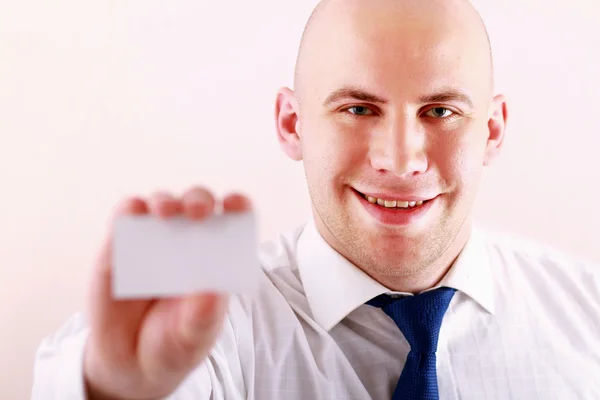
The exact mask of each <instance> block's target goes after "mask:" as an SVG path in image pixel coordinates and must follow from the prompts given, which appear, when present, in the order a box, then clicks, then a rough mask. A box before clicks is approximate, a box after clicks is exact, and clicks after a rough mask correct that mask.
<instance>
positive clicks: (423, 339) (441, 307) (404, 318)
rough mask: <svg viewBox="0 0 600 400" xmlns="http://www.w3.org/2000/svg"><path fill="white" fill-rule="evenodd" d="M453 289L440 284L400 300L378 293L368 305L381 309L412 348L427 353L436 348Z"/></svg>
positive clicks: (432, 351) (434, 350)
mask: <svg viewBox="0 0 600 400" xmlns="http://www.w3.org/2000/svg"><path fill="white" fill-rule="evenodd" d="M455 292H456V290H455V289H452V288H447V287H443V288H439V289H435V290H432V291H430V292H425V293H421V294H419V295H416V296H408V297H403V298H399V299H394V298H392V297H390V296H388V295H381V296H378V297H376V298H374V299H373V300H371V301H369V302H368V303H367V304H369V305H371V306H374V307H379V308H381V309H382V310H383V311H384V312H385V313H386V314H387V315H388V316H389V317H390V318H392V319H393V320H394V322H395V323H396V325H397V326H398V328H400V331H402V334H403V335H404V337H405V338H406V340H407V341H408V343H409V344H410V348H411V351H416V352H419V353H425V354H430V353H435V352H436V351H437V343H438V337H439V334H440V327H441V325H442V320H443V318H444V314H445V313H446V310H448V306H449V305H450V301H451V300H452V297H453V296H454V293H455Z"/></svg>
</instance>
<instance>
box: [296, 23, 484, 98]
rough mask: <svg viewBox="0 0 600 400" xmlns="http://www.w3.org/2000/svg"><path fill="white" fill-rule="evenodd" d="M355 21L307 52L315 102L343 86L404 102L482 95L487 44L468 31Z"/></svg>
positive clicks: (324, 35) (330, 33)
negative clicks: (448, 92)
mask: <svg viewBox="0 0 600 400" xmlns="http://www.w3.org/2000/svg"><path fill="white" fill-rule="evenodd" d="M361 17H362V18H345V19H340V20H338V21H337V23H336V24H335V25H333V26H330V27H328V28H327V29H326V31H325V32H323V33H322V35H321V36H320V38H319V39H320V40H317V41H316V43H315V45H314V47H313V48H312V50H311V53H312V55H311V57H310V58H311V65H310V66H309V69H310V70H311V71H312V73H309V82H307V83H308V84H309V86H310V87H311V91H312V92H313V94H315V95H317V96H318V97H319V98H323V97H324V96H327V94H328V92H331V91H333V90H336V89H338V88H339V87H340V86H344V85H353V86H358V87H364V88H365V89H369V90H371V91H376V92H378V93H380V94H384V95H385V96H386V97H390V98H396V99H403V100H406V101H409V100H410V99H411V98H417V97H419V96H421V95H422V94H423V93H426V92H435V91H437V90H438V89H440V88H444V89H447V88H456V89H460V90H462V91H465V92H469V93H472V96H473V97H477V96H478V93H480V94H481V95H482V96H483V95H484V94H485V93H484V91H485V89H486V87H487V84H488V82H489V77H490V68H491V67H490V65H489V60H488V58H487V57H489V53H488V52H487V51H486V48H487V39H485V40H486V42H485V43H484V42H482V39H481V35H479V37H477V35H476V34H475V32H473V31H474V29H473V28H472V27H468V26H467V27H466V28H462V27H460V26H456V25H454V24H451V23H448V22H446V21H445V20H444V19H442V18H431V19H425V20H424V19H423V18H420V19H419V18H409V19H406V18H402V19H399V18H398V16H396V15H385V14H379V15H377V17H376V18H375V17H373V18H365V16H364V15H362V16H361ZM334 27H335V29H334Z"/></svg>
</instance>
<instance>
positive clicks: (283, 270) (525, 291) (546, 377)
mask: <svg viewBox="0 0 600 400" xmlns="http://www.w3.org/2000/svg"><path fill="white" fill-rule="evenodd" d="M260 255H261V261H262V265H263V267H264V274H262V278H261V287H260V290H259V292H258V293H257V294H256V295H255V296H253V297H244V296H238V297H235V298H233V299H232V301H231V308H230V312H229V314H228V318H227V321H226V322H225V325H224V330H223V333H222V335H221V337H220V339H219V341H218V343H217V345H216V347H215V348H214V349H213V351H212V352H211V354H210V356H209V358H208V359H207V360H206V361H205V362H204V363H203V364H201V365H200V366H198V368H197V369H196V370H194V371H193V372H192V373H191V374H190V375H189V377H188V379H187V380H186V381H185V382H183V383H182V384H181V386H180V387H179V388H178V390H177V391H176V392H175V393H173V395H172V396H170V397H169V400H200V399H215V400H219V399H227V400H237V399H255V400H283V399H286V400H308V399H311V400H317V399H327V400H330V399H337V400H342V399H346V400H350V399H356V400H363V399H375V400H390V399H391V397H392V393H393V390H394V388H395V386H396V383H397V380H398V377H399V376H400V373H401V371H402V368H403V365H404V362H405V359H406V356H407V354H408V351H409V346H408V343H407V342H406V340H405V339H404V337H403V335H402V333H401V332H400V330H399V329H398V328H397V326H396V324H395V323H394V322H393V321H392V319H391V318H389V317H388V316H387V315H385V313H384V312H383V311H382V310H381V309H379V308H375V307H371V306H368V305H364V303H365V302H367V301H368V300H370V299H371V298H373V297H375V296H378V295H380V294H382V293H390V292H389V291H388V290H387V289H386V288H385V287H383V286H382V285H380V284H379V283H377V282H376V281H374V280H373V279H371V278H370V277H369V276H368V275H366V274H365V273H364V272H362V271H361V270H360V269H358V268H357V267H356V266H354V265H352V264H351V263H350V262H348V261H347V260H346V259H345V258H343V257H342V256H341V255H339V253H337V252H336V251H334V250H333V249H332V248H331V247H330V246H329V245H328V244H327V243H326V242H325V241H324V239H323V238H322V237H321V236H320V235H319V233H318V232H317V230H316V228H315V225H314V223H312V222H311V223H309V224H307V225H306V227H305V228H304V229H297V230H295V231H293V232H291V233H290V234H288V235H285V236H281V237H280V238H279V239H278V240H277V241H275V242H272V243H270V244H268V245H266V246H265V247H263V248H262V250H261V253H260ZM599 276H600V269H598V268H597V267H596V266H592V265H588V264H585V263H578V262H575V261H572V260H570V259H568V258H565V257H564V256H563V255H561V254H560V253H558V252H556V251H554V250H550V249H548V248H545V247H541V246H538V245H536V244H532V243H526V242H524V241H522V240H514V239H510V238H507V237H494V236H491V235H490V234H484V233H483V232H482V231H479V230H474V231H473V233H472V235H471V238H470V240H469V242H468V243H467V245H466V247H465V248H464V250H463V251H462V252H461V254H460V256H459V258H458V259H457V261H456V262H455V264H454V265H453V267H452V268H451V269H450V271H449V272H448V274H447V275H446V276H445V277H444V279H443V281H442V282H441V284H440V286H448V287H452V288H455V289H457V290H458V291H457V293H456V294H455V296H454V297H453V299H452V302H451V303H450V306H449V309H448V311H447V313H446V314H445V316H444V320H443V323H442V327H441V331H440V337H439V343H438V352H437V375H438V386H439V393H440V399H442V400H444V399H452V400H455V399H456V400H458V399H461V400H471V399H473V400H491V399H498V400H508V399H512V400H521V399H523V400H533V399H543V400H549V399H559V400H576V399H585V400H598V399H600V278H599ZM87 334H88V331H87V327H86V323H85V321H84V319H83V317H82V316H81V315H77V316H75V317H74V318H72V319H71V320H70V321H68V322H67V323H66V324H65V325H64V326H63V327H62V329H60V330H59V331H58V332H57V333H56V334H55V335H53V336H52V337H49V338H47V339H46V340H45V341H44V342H43V343H42V345H41V346H40V348H39V350H38V352H37V355H36V366H35V371H34V380H35V382H34V387H33V397H32V398H33V399H34V400H50V399H53V400H54V399H56V400H70V399H84V398H85V395H84V392H83V379H82V354H83V349H84V344H85V340H86V337H87Z"/></svg>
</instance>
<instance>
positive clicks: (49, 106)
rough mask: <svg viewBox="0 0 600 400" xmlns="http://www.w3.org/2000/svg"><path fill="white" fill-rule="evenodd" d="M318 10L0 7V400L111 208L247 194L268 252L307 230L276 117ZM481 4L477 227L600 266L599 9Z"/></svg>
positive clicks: (23, 380) (58, 309) (85, 261)
mask: <svg viewBox="0 0 600 400" xmlns="http://www.w3.org/2000/svg"><path fill="white" fill-rule="evenodd" d="M365 3H366V4H367V2H365ZM314 4H315V1H314V0H311V1H305V0H303V1H280V0H257V1H253V2H248V1H219V2H217V1H200V0H197V1H192V0H176V1H169V2H164V1H157V0H129V1H116V0H109V1H97V2H81V1H75V0H53V1H51V2H50V1H41V0H24V1H23V0H22V1H18V2H17V1H10V0H0V184H1V185H2V186H1V187H2V192H1V194H2V196H1V200H0V274H1V275H0V276H1V277H2V278H1V279H0V321H1V322H0V339H1V340H0V398H3V399H4V398H6V399H25V398H28V396H29V389H30V386H31V371H32V366H33V355H34V350H35V348H36V346H37V345H38V343H39V341H40V340H41V339H42V337H43V336H45V335H48V334H50V333H51V332H53V331H54V330H56V329H57V328H58V327H59V326H60V324H62V323H63V322H64V320H65V319H66V318H68V317H69V316H70V315H71V314H72V313H73V312H75V311H76V310H78V309H81V307H82V306H83V300H84V293H85V285H86V279H87V275H88V272H89V270H90V267H91V263H92V260H93V257H94V255H95V252H96V249H97V247H98V243H99V240H100V238H101V237H102V235H103V234H104V227H105V221H106V218H107V217H108V215H109V213H110V210H111V208H112V206H113V205H114V204H115V203H116V202H117V201H118V200H119V199H120V198H121V197H123V196H125V195H128V194H137V193H140V194H148V193H150V192H152V191H154V190H155V189H167V190H173V191H175V192H180V191H182V190H183V189H185V188H186V187H188V186H189V185H192V184H197V183H203V184H206V185H208V186H210V187H212V188H213V189H215V190H216V191H217V192H218V193H224V192H226V191H228V190H242V191H245V192H248V193H249V194H250V195H251V196H252V197H253V198H254V201H255V203H256V205H257V207H258V211H259V213H260V216H261V235H262V237H263V238H264V239H266V238H269V237H272V236H273V235H275V234H276V233H277V232H278V231H280V230H283V229H286V228H289V227H291V226H294V225H296V224H300V223H302V222H303V221H304V220H305V219H306V218H307V217H308V215H309V203H308V196H307V191H306V189H305V187H304V180H303V173H302V167H301V164H295V163H292V162H291V161H288V160H287V159H286V158H285V157H284V156H283V155H282V153H281V152H280V151H279V149H278V145H277V142H276V139H275V132H274V123H273V109H274V106H273V104H274V98H275V91H276V90H277V89H278V87H279V86H280V85H291V82H292V72H293V65H294V61H295V56H296V49H297V45H298V41H299V38H300V34H301V32H302V28H303V25H304V23H305V20H306V18H307V17H308V15H309V13H310V11H311V9H312V7H313V6H314ZM476 4H477V5H478V6H479V7H480V9H481V11H482V13H483V15H484V19H485V20H486V21H487V23H488V26H489V29H490V33H491V35H492V42H493V44H494V49H495V53H496V68H497V77H498V89H499V90H501V91H503V92H506V94H507V95H508V97H509V100H510V104H509V105H510V114H511V115H510V117H511V118H510V124H509V131H508V134H509V136H508V141H507V144H506V148H505V152H504V154H503V156H502V158H501V159H500V160H499V161H498V163H497V164H496V165H495V166H494V167H493V168H492V169H490V170H489V172H488V173H487V174H486V181H485V182H484V185H483V187H482V193H481V196H480V202H479V204H478V209H477V213H478V215H479V219H480V221H481V222H482V223H484V224H485V225H488V226H492V227H497V228H501V229H506V230H511V231H516V232H517V233H520V234H523V235H526V236H532V237H534V238H537V239H539V240H542V241H545V242H549V243H550V244H554V245H557V246H559V247H561V248H563V249H564V250H566V251H568V252H571V253H573V254H575V255H577V256H581V257H584V258H588V259H591V260H593V261H600V249H599V247H598V246H597V244H596V241H597V240H596V239H597V237H598V234H597V227H598V226H600V215H599V214H598V213H597V212H596V204H598V203H600V192H599V191H598V190H597V188H596V185H597V182H599V181H600V172H598V167H599V164H600V163H599V162H598V158H597V157H598V155H597V153H598V148H600V139H599V137H600V132H599V130H598V128H597V125H598V117H597V115H598V110H600V98H599V97H598V96H597V93H598V92H600V79H599V78H597V71H599V70H600V61H599V52H600V50H599V49H600V27H599V25H598V24H597V22H596V21H598V20H599V19H600V11H599V8H598V5H597V4H598V3H597V2H595V1H593V0H573V1H570V2H568V3H565V2H552V1H548V0H506V1H497V2H490V1H484V0H480V1H478V2H477V3H476Z"/></svg>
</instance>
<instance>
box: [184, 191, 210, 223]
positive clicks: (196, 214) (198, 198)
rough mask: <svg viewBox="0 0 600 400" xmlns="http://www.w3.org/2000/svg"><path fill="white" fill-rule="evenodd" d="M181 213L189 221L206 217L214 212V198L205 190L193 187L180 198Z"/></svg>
mask: <svg viewBox="0 0 600 400" xmlns="http://www.w3.org/2000/svg"><path fill="white" fill-rule="evenodd" d="M181 203H182V205H183V213H184V214H185V216H186V217H188V218H190V219H196V220H200V219H203V218H206V217H208V216H209V215H211V214H212V213H213V212H214V209H215V198H214V197H213V195H212V194H211V193H210V192H209V191H208V190H206V189H204V188H201V187H195V188H192V189H190V190H188V191H187V192H185V193H184V195H183V196H182V198H181Z"/></svg>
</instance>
